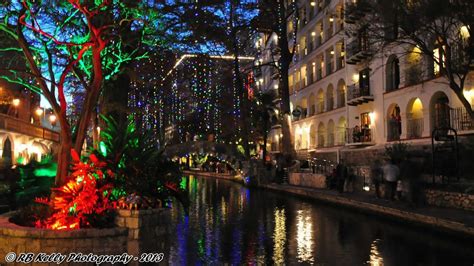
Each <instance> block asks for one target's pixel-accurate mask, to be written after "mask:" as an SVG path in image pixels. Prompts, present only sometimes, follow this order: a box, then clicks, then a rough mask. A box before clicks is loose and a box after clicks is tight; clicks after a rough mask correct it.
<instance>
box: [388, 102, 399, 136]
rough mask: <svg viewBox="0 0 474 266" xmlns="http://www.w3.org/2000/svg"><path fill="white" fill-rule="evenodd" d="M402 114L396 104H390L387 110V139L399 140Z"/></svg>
mask: <svg viewBox="0 0 474 266" xmlns="http://www.w3.org/2000/svg"><path fill="white" fill-rule="evenodd" d="M401 134H402V115H401V110H400V106H398V104H391V105H390V106H389V107H388V110H387V140H388V141H392V140H400V135H401Z"/></svg>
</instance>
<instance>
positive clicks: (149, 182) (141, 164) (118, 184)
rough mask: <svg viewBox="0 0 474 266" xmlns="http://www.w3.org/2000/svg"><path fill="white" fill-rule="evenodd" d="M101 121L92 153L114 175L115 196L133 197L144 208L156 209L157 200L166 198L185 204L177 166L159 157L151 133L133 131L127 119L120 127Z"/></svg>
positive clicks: (160, 154)
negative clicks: (116, 192) (96, 142)
mask: <svg viewBox="0 0 474 266" xmlns="http://www.w3.org/2000/svg"><path fill="white" fill-rule="evenodd" d="M102 119H103V120H104V121H105V123H106V128H105V129H104V130H103V131H102V132H101V140H102V141H101V144H100V145H99V146H100V149H99V150H98V151H94V153H96V154H98V156H101V157H102V158H103V159H104V161H106V162H107V165H108V168H109V170H110V171H111V172H113V173H115V178H114V187H115V189H117V190H119V193H118V195H132V194H133V195H137V196H139V197H140V200H141V201H142V203H144V204H145V205H147V206H156V204H157V200H159V201H161V202H163V201H167V200H168V199H169V197H170V196H176V197H178V199H180V200H182V202H183V203H187V201H186V197H185V196H184V195H185V193H184V192H183V191H181V190H180V189H179V186H178V184H179V182H180V178H181V176H182V175H181V172H180V170H179V167H178V165H177V164H175V163H173V162H171V161H169V160H167V159H166V158H165V157H164V156H163V149H162V148H161V149H160V148H158V147H157V143H156V142H155V141H154V138H153V137H152V134H151V132H139V131H137V129H136V127H135V124H134V122H133V121H132V120H131V119H129V120H128V121H127V122H124V123H117V122H116V121H115V120H114V119H113V118H111V117H104V116H102Z"/></svg>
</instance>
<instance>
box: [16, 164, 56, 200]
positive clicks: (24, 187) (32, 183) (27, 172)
mask: <svg viewBox="0 0 474 266" xmlns="http://www.w3.org/2000/svg"><path fill="white" fill-rule="evenodd" d="M56 169H57V164H56V163H55V162H54V161H53V157H52V156H51V155H48V156H45V157H44V158H43V159H42V160H41V161H40V162H37V161H34V160H33V161H31V162H29V163H28V164H26V165H20V166H18V167H17V169H16V171H18V174H19V179H18V181H17V182H16V188H15V191H16V193H15V200H16V205H17V206H18V207H22V206H26V205H28V204H30V203H31V202H33V200H34V199H35V198H40V197H48V196H49V194H50V193H51V186H52V185H53V184H54V177H55V176H56Z"/></svg>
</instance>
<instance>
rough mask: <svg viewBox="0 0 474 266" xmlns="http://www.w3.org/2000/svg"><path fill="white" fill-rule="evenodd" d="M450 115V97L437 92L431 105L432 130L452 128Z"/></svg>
mask: <svg viewBox="0 0 474 266" xmlns="http://www.w3.org/2000/svg"><path fill="white" fill-rule="evenodd" d="M450 114H451V108H450V107H449V98H448V96H447V95H446V94H445V93H444V92H441V91H439V92H436V93H435V94H434V95H433V97H432V98H431V103H430V116H431V119H430V120H431V130H433V129H445V128H448V127H450V126H451V119H450Z"/></svg>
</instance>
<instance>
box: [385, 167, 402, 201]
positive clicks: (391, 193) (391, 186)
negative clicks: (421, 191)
mask: <svg viewBox="0 0 474 266" xmlns="http://www.w3.org/2000/svg"><path fill="white" fill-rule="evenodd" d="M382 171H383V178H384V180H385V195H386V197H387V198H388V199H389V200H394V198H395V189H396V187H397V180H398V176H399V175H400V169H399V168H398V166H396V165H395V164H393V163H392V161H390V160H389V159H386V161H385V165H384V166H382Z"/></svg>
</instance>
